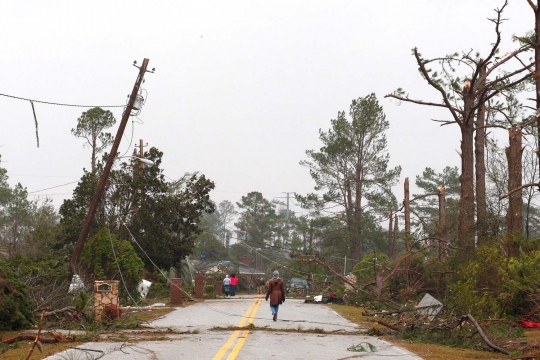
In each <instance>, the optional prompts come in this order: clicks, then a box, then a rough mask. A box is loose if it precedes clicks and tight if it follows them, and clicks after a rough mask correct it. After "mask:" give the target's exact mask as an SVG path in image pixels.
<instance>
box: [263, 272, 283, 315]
mask: <svg viewBox="0 0 540 360" xmlns="http://www.w3.org/2000/svg"><path fill="white" fill-rule="evenodd" d="M267 283H268V291H267V292H266V301H268V299H270V310H272V315H273V320H274V321H276V320H277V313H278V310H279V305H281V304H282V303H284V302H285V288H284V286H283V280H282V279H281V278H280V277H279V272H278V271H277V270H276V271H274V274H273V276H272V279H270V280H268V282H267Z"/></svg>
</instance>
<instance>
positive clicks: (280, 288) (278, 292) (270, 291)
mask: <svg viewBox="0 0 540 360" xmlns="http://www.w3.org/2000/svg"><path fill="white" fill-rule="evenodd" d="M236 284H238V278H237V277H236V276H235V274H231V276H230V277H229V275H225V279H223V292H224V293H225V296H227V297H228V296H229V294H230V295H231V296H235V295H236ZM265 285H266V288H267V290H266V297H265V300H266V301H268V299H270V310H271V311H272V320H274V321H277V314H278V309H279V305H281V304H283V303H284V302H285V285H284V283H283V279H281V278H280V277H279V272H278V271H277V270H276V271H274V272H273V274H272V278H271V279H270V280H268V281H266V283H265V281H264V279H263V278H260V279H259V280H258V286H257V293H259V294H264V286H265Z"/></svg>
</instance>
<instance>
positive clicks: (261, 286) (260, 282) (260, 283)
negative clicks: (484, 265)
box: [257, 278, 264, 294]
mask: <svg viewBox="0 0 540 360" xmlns="http://www.w3.org/2000/svg"><path fill="white" fill-rule="evenodd" d="M257 282H258V284H257V293H258V294H264V279H263V278H260V279H259V280H257Z"/></svg>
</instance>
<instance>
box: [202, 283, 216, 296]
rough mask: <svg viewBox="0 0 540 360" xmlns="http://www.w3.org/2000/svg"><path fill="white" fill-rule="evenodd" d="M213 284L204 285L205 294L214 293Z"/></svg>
mask: <svg viewBox="0 0 540 360" xmlns="http://www.w3.org/2000/svg"><path fill="white" fill-rule="evenodd" d="M214 290H215V289H214V285H204V293H205V294H213V293H214Z"/></svg>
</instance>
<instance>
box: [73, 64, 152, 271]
mask: <svg viewBox="0 0 540 360" xmlns="http://www.w3.org/2000/svg"><path fill="white" fill-rule="evenodd" d="M148 62H149V60H148V59H144V60H143V63H142V65H141V67H140V68H139V75H138V76H137V80H136V81H135V85H134V86H133V90H132V91H131V95H130V97H129V102H128V105H127V107H126V109H125V110H124V114H123V115H122V121H121V122H120V126H119V127H118V131H117V133H116V137H115V138H114V143H113V146H112V148H111V152H110V153H109V157H108V158H107V163H106V164H105V168H104V169H103V174H101V178H100V179H99V183H98V186H97V188H96V191H95V193H94V197H93V198H92V202H91V203H90V208H89V209H88V214H87V215H86V218H85V219H84V223H83V225H82V228H81V233H80V235H79V239H78V240H77V243H76V244H75V250H73V255H72V256H71V261H70V262H69V269H68V280H69V281H71V278H72V277H73V274H74V273H75V267H76V265H77V263H78V262H79V258H80V257H81V254H82V251H83V248H84V243H85V242H86V238H87V237H88V233H89V232H90V226H91V225H92V221H93V220H94V216H95V215H96V211H97V208H98V206H99V203H100V200H101V196H102V195H103V192H104V191H105V185H106V184H107V180H108V178H109V174H110V172H111V168H112V165H113V162H114V160H115V158H116V154H117V152H118V147H119V146H120V140H122V136H123V134H124V129H125V128H126V124H127V122H128V119H129V116H130V115H131V110H132V109H133V104H134V102H135V98H136V97H137V94H138V92H139V88H140V87H141V84H142V82H143V79H144V74H145V73H146V68H147V67H148Z"/></svg>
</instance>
